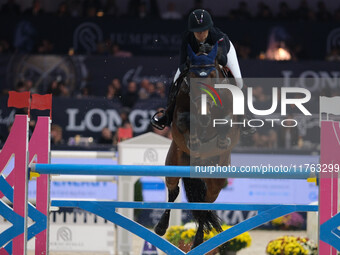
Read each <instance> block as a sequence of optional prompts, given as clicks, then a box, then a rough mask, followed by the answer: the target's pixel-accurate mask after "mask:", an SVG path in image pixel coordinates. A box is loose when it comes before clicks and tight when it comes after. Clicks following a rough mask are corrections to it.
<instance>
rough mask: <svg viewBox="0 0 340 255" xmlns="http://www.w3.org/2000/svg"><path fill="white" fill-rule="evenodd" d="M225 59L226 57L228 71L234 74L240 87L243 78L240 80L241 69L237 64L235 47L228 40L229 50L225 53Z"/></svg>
mask: <svg viewBox="0 0 340 255" xmlns="http://www.w3.org/2000/svg"><path fill="white" fill-rule="evenodd" d="M227 59H228V62H227V67H228V68H229V70H230V72H231V73H232V75H233V76H234V78H235V80H236V85H237V87H239V88H240V89H242V87H243V80H242V75H241V70H240V66H239V64H238V60H237V55H236V51H235V48H234V45H233V44H232V42H230V50H229V52H228V54H227Z"/></svg>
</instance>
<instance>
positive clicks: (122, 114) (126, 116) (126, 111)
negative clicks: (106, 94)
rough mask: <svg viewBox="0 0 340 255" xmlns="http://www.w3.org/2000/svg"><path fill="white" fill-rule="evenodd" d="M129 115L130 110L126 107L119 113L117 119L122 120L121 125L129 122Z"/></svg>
mask: <svg viewBox="0 0 340 255" xmlns="http://www.w3.org/2000/svg"><path fill="white" fill-rule="evenodd" d="M129 114H130V109H129V108H127V107H123V109H122V110H121V111H120V113H119V117H120V119H121V120H122V123H124V122H125V121H128V122H129Z"/></svg>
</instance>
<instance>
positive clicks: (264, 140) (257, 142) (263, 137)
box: [252, 127, 277, 149]
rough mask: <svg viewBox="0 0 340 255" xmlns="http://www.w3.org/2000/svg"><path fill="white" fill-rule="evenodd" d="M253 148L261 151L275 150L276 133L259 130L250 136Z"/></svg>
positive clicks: (265, 129) (271, 130) (266, 129)
mask: <svg viewBox="0 0 340 255" xmlns="http://www.w3.org/2000/svg"><path fill="white" fill-rule="evenodd" d="M252 139H253V142H254V146H255V147H256V148H261V149H274V148H277V133H276V131H275V130H274V129H272V128H270V129H268V128H264V127H262V128H259V129H258V131H257V132H256V133H255V134H253V136H252Z"/></svg>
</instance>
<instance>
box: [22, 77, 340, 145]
mask: <svg viewBox="0 0 340 255" xmlns="http://www.w3.org/2000/svg"><path fill="white" fill-rule="evenodd" d="M16 90H17V91H18V92H23V91H31V92H33V93H34V92H35V90H34V84H33V83H32V81H29V80H26V81H22V82H19V83H18V85H17V88H16ZM49 92H50V93H52V94H53V96H55V97H70V96H71V93H70V91H68V90H67V87H66V86H65V84H64V83H63V82H62V81H54V82H52V84H51V86H50V91H49ZM322 93H323V95H326V96H336V95H339V94H334V93H333V94H329V93H330V92H329V91H326V90H325V91H324V92H322ZM72 94H73V96H74V97H76V98H79V99H81V98H83V99H84V98H91V97H94V95H92V93H91V89H90V88H89V87H84V88H83V89H82V90H81V91H79V93H72ZM166 94H167V93H166V87H165V85H164V83H162V82H156V83H153V82H150V81H149V80H148V79H143V80H141V81H140V82H139V83H136V82H135V81H130V82H129V83H128V85H127V87H126V88H125V89H124V88H123V86H122V84H121V81H120V80H119V79H118V78H114V79H113V80H112V81H111V82H110V83H109V84H108V85H107V93H106V95H104V96H103V98H105V99H106V100H113V101H115V102H119V103H120V104H121V105H122V109H123V110H120V113H119V114H120V118H121V120H122V121H121V125H120V126H119V127H117V130H116V131H115V132H112V131H111V130H110V129H108V127H105V128H103V129H102V131H101V136H100V138H99V139H97V140H96V141H94V142H95V143H97V144H103V145H116V144H117V143H118V142H121V141H123V140H125V139H129V138H131V137H133V136H134V135H135V134H134V133H133V128H132V126H131V123H130V122H129V113H130V111H131V110H132V109H133V108H134V106H135V104H136V103H138V102H139V101H141V100H147V99H152V98H160V99H163V100H164V103H165V102H166V101H167V96H166ZM253 100H254V102H253V104H254V107H255V108H256V109H266V108H268V105H271V102H272V101H271V100H272V97H271V96H270V95H267V94H266V92H264V90H263V88H262V87H260V86H258V87H254V88H253ZM164 105H165V104H164ZM155 110H160V109H155ZM290 114H291V115H289V116H287V117H286V119H294V112H292V113H290ZM286 125H290V124H289V123H286ZM148 131H151V132H155V133H157V134H159V135H162V136H165V137H168V138H170V139H171V130H170V128H169V127H167V128H165V129H164V130H157V129H155V128H153V127H152V126H151V125H150V126H149V129H148ZM62 133H63V130H62V128H61V127H60V126H58V125H56V124H54V125H52V130H51V135H52V145H54V146H56V145H57V146H58V145H66V144H67V141H65V140H64V139H63V136H62ZM304 142H305V141H304V137H303V136H302V135H301V134H300V131H299V128H298V127H294V128H287V127H283V126H280V125H275V127H274V128H273V127H270V126H268V125H267V126H264V127H263V128H259V129H258V130H257V132H256V133H255V134H254V135H252V136H251V137H249V136H248V137H242V138H241V145H242V146H245V147H247V148H259V149H293V148H302V147H304Z"/></svg>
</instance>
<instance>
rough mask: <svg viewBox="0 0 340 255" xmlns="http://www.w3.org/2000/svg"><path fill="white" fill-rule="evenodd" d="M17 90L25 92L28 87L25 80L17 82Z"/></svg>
mask: <svg viewBox="0 0 340 255" xmlns="http://www.w3.org/2000/svg"><path fill="white" fill-rule="evenodd" d="M15 91H16V92H25V91H26V88H25V84H24V82H23V81H19V82H18V83H17V85H16V86H15Z"/></svg>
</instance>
